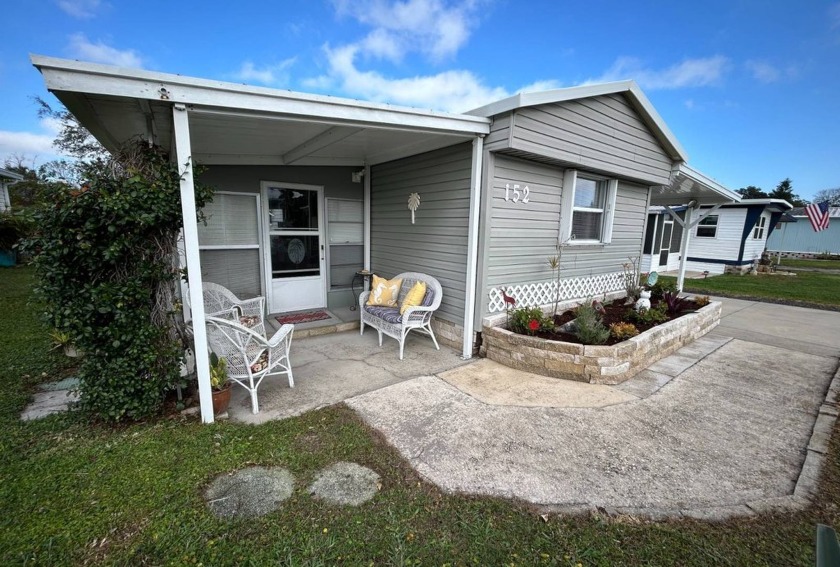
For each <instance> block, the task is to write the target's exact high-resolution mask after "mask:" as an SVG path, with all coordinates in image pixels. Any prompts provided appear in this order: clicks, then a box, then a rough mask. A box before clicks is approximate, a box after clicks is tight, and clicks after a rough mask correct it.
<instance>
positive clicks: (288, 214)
mask: <svg viewBox="0 0 840 567" xmlns="http://www.w3.org/2000/svg"><path fill="white" fill-rule="evenodd" d="M262 193H263V200H264V203H265V207H264V209H263V210H265V211H266V215H267V218H266V225H267V238H266V242H267V243H268V246H267V249H266V254H265V256H266V264H267V269H266V273H267V274H269V280H270V281H269V285H268V286H267V287H268V289H269V298H268V299H269V310H270V311H271V312H272V313H282V312H286V311H299V310H301V309H315V308H320V307H325V306H326V285H325V284H326V280H325V270H324V268H325V266H324V257H325V256H324V218H323V188H322V187H318V186H314V185H299V184H295V183H275V182H263V184H262Z"/></svg>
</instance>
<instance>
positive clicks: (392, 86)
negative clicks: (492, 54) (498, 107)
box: [304, 45, 510, 112]
mask: <svg viewBox="0 0 840 567" xmlns="http://www.w3.org/2000/svg"><path fill="white" fill-rule="evenodd" d="M324 49H325V51H326V53H327V59H328V61H329V65H330V68H329V70H328V72H327V74H326V75H322V76H320V77H315V78H313V79H309V80H307V81H304V84H305V85H307V86H309V87H312V88H321V89H326V88H338V89H339V90H341V91H342V92H344V93H346V94H347V95H350V96H355V97H359V98H361V99H364V100H370V101H375V102H389V103H394V104H400V105H407V106H414V107H420V108H431V109H435V110H444V111H450V112H463V111H466V110H470V109H472V108H476V107H479V106H481V105H484V104H487V103H488V102H493V101H495V100H498V99H500V98H504V97H506V96H509V95H510V93H509V92H508V91H506V90H505V89H503V88H500V87H490V86H488V85H485V84H484V83H482V81H481V79H479V78H478V77H477V76H475V75H474V74H473V73H471V72H469V71H461V70H454V71H445V72H442V73H437V74H435V75H426V76H415V77H409V78H403V79H395V78H389V77H386V76H384V75H383V74H381V73H380V72H378V71H362V70H360V69H358V68H357V67H356V63H355V59H356V55H357V52H358V49H359V48H358V46H356V45H346V46H343V47H338V48H336V49H330V48H329V47H325V48H324Z"/></svg>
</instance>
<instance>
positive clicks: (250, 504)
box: [204, 467, 295, 518]
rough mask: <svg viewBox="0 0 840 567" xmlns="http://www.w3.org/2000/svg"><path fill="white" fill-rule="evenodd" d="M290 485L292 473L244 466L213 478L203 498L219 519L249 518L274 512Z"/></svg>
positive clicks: (287, 496) (285, 495)
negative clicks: (231, 472) (233, 471)
mask: <svg viewBox="0 0 840 567" xmlns="http://www.w3.org/2000/svg"><path fill="white" fill-rule="evenodd" d="M294 486H295V479H294V477H293V476H292V473H290V472H289V471H287V470H286V469H284V468H280V467H272V468H267V467H248V468H244V469H241V470H239V471H236V472H235V473H233V474H222V475H219V476H217V477H216V479H215V480H214V481H213V482H212V483H210V486H209V487H208V488H207V490H206V492H205V493H204V498H205V500H207V506H208V507H209V508H210V511H211V512H213V513H214V514H215V515H217V516H219V517H220V518H233V517H248V518H250V517H254V516H263V515H265V514H268V513H269V512H273V511H274V510H277V509H278V508H279V507H280V505H281V504H282V503H283V501H285V500H286V499H288V498H289V496H291V495H292V490H293V489H294Z"/></svg>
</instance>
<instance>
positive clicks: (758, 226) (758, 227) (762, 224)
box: [752, 213, 767, 240]
mask: <svg viewBox="0 0 840 567" xmlns="http://www.w3.org/2000/svg"><path fill="white" fill-rule="evenodd" d="M766 229H767V217H766V216H764V213H761V215H759V217H758V218H757V219H756V220H755V225H754V226H753V234H752V237H753V240H764V233H765V232H766ZM756 233H758V235H757V236H756Z"/></svg>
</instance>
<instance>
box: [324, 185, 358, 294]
mask: <svg viewBox="0 0 840 567" xmlns="http://www.w3.org/2000/svg"><path fill="white" fill-rule="evenodd" d="M327 238H328V242H329V246H328V248H327V260H328V261H327V264H328V266H329V289H330V290H337V289H349V288H350V287H351V285H352V282H353V276H354V275H355V274H356V272H357V271H359V270H361V269H362V267H364V251H365V247H364V207H363V203H362V201H359V200H355V199H332V198H331V199H327Z"/></svg>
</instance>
